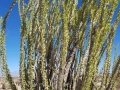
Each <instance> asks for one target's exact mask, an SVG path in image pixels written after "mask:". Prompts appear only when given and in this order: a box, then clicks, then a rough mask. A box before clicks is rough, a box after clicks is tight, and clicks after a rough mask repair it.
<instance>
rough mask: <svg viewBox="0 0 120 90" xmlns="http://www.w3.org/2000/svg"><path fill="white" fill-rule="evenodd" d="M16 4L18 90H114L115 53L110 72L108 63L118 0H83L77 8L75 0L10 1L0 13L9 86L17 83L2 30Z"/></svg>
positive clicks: (1, 56)
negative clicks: (18, 48)
mask: <svg viewBox="0 0 120 90" xmlns="http://www.w3.org/2000/svg"><path fill="white" fill-rule="evenodd" d="M16 2H17V3H18V10H19V16H20V20H21V26H20V33H21V42H20V61H19V62H20V68H19V74H20V84H21V89H22V90H115V87H116V82H117V79H118V78H119V77H120V67H119V64H120V56H118V55H117V54H115V55H114V57H115V58H114V64H113V67H112V71H111V72H110V66H111V63H110V62H111V50H112V46H113V40H114V36H115V33H116V28H117V26H118V23H119V21H120V10H119V12H118V13H117V16H116V17H115V20H114V21H112V18H113V15H114V11H115V9H116V7H117V6H118V3H120V2H119V0H82V4H81V6H80V7H78V0H28V3H25V1H24V0H13V3H12V4H11V6H10V8H9V9H8V12H7V13H6V15H5V16H4V17H0V62H1V63H0V64H1V71H2V74H3V76H4V80H6V82H8V83H9V84H10V87H11V89H12V90H17V87H16V85H15V83H14V81H13V79H12V77H11V75H10V70H9V68H8V66H7V62H6V60H7V58H6V53H5V51H6V48H5V35H6V33H5V30H6V21H7V18H8V16H9V14H10V11H11V10H12V7H13V6H14V4H15V3H16ZM116 51H117V50H116ZM116 53H117V52H116ZM103 56H105V59H104V58H103ZM102 59H104V64H103V66H102V67H101V70H100V71H99V68H98V67H99V65H100V62H101V60H102ZM98 76H100V77H101V78H102V80H101V84H100V85H97V83H98V82H99V80H98Z"/></svg>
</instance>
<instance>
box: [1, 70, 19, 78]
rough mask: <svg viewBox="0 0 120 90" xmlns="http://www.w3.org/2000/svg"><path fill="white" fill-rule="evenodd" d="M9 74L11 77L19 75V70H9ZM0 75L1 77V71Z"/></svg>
mask: <svg viewBox="0 0 120 90" xmlns="http://www.w3.org/2000/svg"><path fill="white" fill-rule="evenodd" d="M11 76H12V77H19V71H14V72H11ZM0 77H2V74H1V73H0Z"/></svg>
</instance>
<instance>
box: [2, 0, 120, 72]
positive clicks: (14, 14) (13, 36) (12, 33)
mask: <svg viewBox="0 0 120 90" xmlns="http://www.w3.org/2000/svg"><path fill="white" fill-rule="evenodd" d="M11 3H12V0H0V16H4V15H5V14H6V12H7V10H8V8H9V6H10V4H11ZM79 4H80V3H79ZM119 7H120V4H119ZM117 10H118V9H117ZM117 10H116V12H115V15H116V13H117ZM113 19H114V18H113ZM6 34H7V35H6V55H7V64H8V67H9V69H10V71H11V72H14V71H19V58H20V18H19V14H18V7H17V4H16V5H15V6H14V8H13V10H12V11H11V14H10V16H9V18H8V20H7V27H6ZM118 43H120V24H119V26H118V28H117V32H116V36H115V39H114V43H113V44H114V45H117V44H118ZM119 47H120V45H119ZM118 51H119V54H120V48H119V50H118ZM112 53H114V51H113V52H112Z"/></svg>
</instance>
